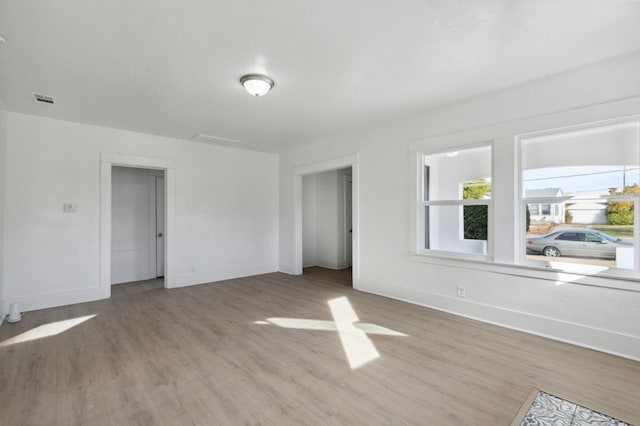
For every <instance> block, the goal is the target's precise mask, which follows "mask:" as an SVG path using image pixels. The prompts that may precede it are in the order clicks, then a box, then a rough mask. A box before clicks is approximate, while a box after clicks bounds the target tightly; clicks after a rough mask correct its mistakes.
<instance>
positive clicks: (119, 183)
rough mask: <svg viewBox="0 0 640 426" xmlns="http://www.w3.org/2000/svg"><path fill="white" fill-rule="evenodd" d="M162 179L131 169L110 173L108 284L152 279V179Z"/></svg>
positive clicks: (157, 172) (153, 173) (154, 173)
mask: <svg viewBox="0 0 640 426" xmlns="http://www.w3.org/2000/svg"><path fill="white" fill-rule="evenodd" d="M163 175H164V173H163V172H162V171H161V170H148V169H136V168H131V167H114V168H113V170H112V173H111V179H112V185H111V194H112V201H111V209H112V214H111V222H112V227H111V283H112V284H118V283H126V282H131V281H140V280H148V279H152V278H156V238H155V235H156V220H155V213H156V176H160V177H162V176H163Z"/></svg>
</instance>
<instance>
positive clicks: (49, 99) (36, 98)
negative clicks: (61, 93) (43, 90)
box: [32, 93, 56, 105]
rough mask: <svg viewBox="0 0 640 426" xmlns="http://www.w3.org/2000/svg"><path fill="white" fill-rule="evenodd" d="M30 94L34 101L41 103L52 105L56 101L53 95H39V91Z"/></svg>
mask: <svg viewBox="0 0 640 426" xmlns="http://www.w3.org/2000/svg"><path fill="white" fill-rule="evenodd" d="M32 95H33V100H34V101H36V102H42V103H43V104H49V105H53V104H54V103H56V100H55V99H54V98H53V96H47V95H41V94H39V93H32Z"/></svg>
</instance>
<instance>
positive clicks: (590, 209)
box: [565, 200, 607, 225]
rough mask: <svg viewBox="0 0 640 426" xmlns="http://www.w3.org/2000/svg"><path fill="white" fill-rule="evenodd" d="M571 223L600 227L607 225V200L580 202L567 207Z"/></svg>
mask: <svg viewBox="0 0 640 426" xmlns="http://www.w3.org/2000/svg"><path fill="white" fill-rule="evenodd" d="M565 208H566V210H567V212H568V217H569V218H570V222H571V223H589V224H594V225H600V224H605V223H607V214H606V210H607V202H606V201H605V200H580V201H579V202H575V203H574V202H572V203H571V204H568V203H567V205H566V207H565Z"/></svg>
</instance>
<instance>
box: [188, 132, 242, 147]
mask: <svg viewBox="0 0 640 426" xmlns="http://www.w3.org/2000/svg"><path fill="white" fill-rule="evenodd" d="M191 140H192V141H196V142H203V143H213V144H224V145H229V144H234V143H240V141H238V140H235V139H229V138H223V137H220V136H212V135H205V134H204V133H199V134H197V135H195V136H194V137H192V138H191Z"/></svg>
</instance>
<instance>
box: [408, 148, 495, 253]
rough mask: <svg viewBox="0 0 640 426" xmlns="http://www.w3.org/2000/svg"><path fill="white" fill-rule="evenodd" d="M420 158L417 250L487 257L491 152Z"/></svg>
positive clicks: (468, 150)
mask: <svg viewBox="0 0 640 426" xmlns="http://www.w3.org/2000/svg"><path fill="white" fill-rule="evenodd" d="M422 158H423V167H424V173H423V181H422V191H421V194H422V195H421V200H420V203H419V207H418V208H419V212H418V213H419V215H420V217H421V223H422V229H423V231H424V233H423V234H422V237H423V243H422V250H425V251H426V250H438V251H445V252H456V253H464V254H471V255H480V256H488V255H489V253H488V241H489V239H490V235H489V215H490V214H491V213H490V207H491V146H489V145H485V146H478V147H473V148H464V149H459V150H456V151H451V152H440V153H434V154H425V155H423V157H422Z"/></svg>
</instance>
